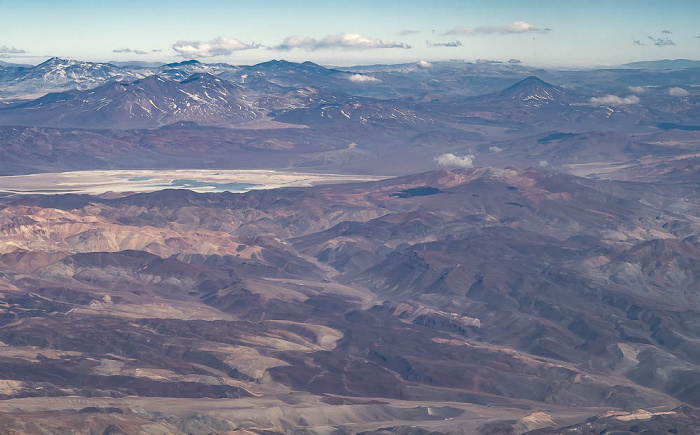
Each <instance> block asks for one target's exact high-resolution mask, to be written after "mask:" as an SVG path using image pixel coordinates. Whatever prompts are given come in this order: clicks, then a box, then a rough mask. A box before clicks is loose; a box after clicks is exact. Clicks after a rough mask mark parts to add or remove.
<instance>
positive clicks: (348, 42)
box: [272, 33, 411, 51]
mask: <svg viewBox="0 0 700 435" xmlns="http://www.w3.org/2000/svg"><path fill="white" fill-rule="evenodd" d="M272 48H273V49H275V50H292V49H295V48H298V49H301V50H307V51H314V50H322V49H343V50H370V49H373V48H404V49H409V48H411V46H410V45H408V44H406V43H405V42H390V41H384V40H382V39H373V38H369V37H367V36H363V35H360V34H357V33H341V34H339V35H328V36H326V37H325V38H323V39H321V40H318V39H316V38H309V37H307V36H299V35H295V36H289V37H287V38H285V39H284V41H282V43H281V44H279V45H277V46H275V47H272Z"/></svg>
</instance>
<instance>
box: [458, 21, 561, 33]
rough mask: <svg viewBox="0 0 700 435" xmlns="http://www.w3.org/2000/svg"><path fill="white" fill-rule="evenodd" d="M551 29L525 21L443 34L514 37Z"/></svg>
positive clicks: (461, 29)
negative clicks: (541, 27)
mask: <svg viewBox="0 0 700 435" xmlns="http://www.w3.org/2000/svg"><path fill="white" fill-rule="evenodd" d="M550 30H551V29H540V28H538V27H535V26H533V25H532V24H530V23H526V22H525V21H515V22H513V23H510V24H506V25H504V26H479V27H467V26H462V27H456V28H454V29H452V30H448V31H447V32H445V34H446V35H477V34H484V35H493V34H496V35H515V34H519V33H533V32H549V31H550Z"/></svg>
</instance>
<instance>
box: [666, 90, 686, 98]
mask: <svg viewBox="0 0 700 435" xmlns="http://www.w3.org/2000/svg"><path fill="white" fill-rule="evenodd" d="M668 94H669V95H670V96H672V97H687V96H688V95H689V94H690V93H689V92H688V91H686V90H685V89H683V88H671V89H669V90H668Z"/></svg>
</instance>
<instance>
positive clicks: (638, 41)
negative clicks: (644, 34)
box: [634, 39, 644, 45]
mask: <svg viewBox="0 0 700 435" xmlns="http://www.w3.org/2000/svg"><path fill="white" fill-rule="evenodd" d="M634 45H644V43H643V42H642V41H640V40H639V39H635V40H634Z"/></svg>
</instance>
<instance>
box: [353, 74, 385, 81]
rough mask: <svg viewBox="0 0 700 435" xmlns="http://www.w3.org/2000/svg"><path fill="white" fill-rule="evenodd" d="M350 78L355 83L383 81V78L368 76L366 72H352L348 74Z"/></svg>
mask: <svg viewBox="0 0 700 435" xmlns="http://www.w3.org/2000/svg"><path fill="white" fill-rule="evenodd" d="M348 80H350V81H351V82H353V83H367V82H381V80H379V79H378V78H376V77H372V76H366V75H364V74H352V75H350V76H348Z"/></svg>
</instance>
